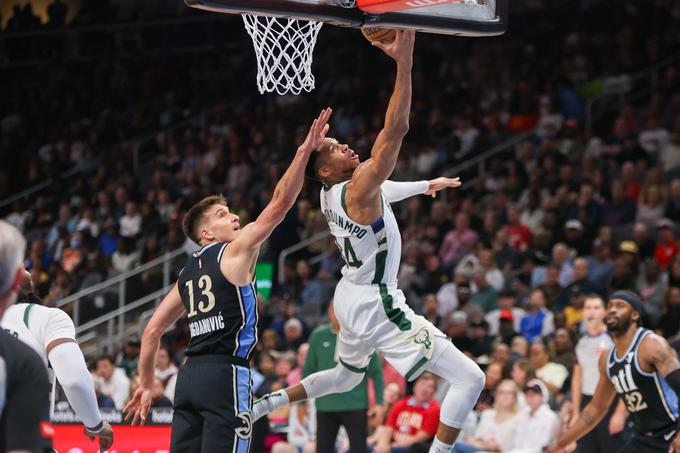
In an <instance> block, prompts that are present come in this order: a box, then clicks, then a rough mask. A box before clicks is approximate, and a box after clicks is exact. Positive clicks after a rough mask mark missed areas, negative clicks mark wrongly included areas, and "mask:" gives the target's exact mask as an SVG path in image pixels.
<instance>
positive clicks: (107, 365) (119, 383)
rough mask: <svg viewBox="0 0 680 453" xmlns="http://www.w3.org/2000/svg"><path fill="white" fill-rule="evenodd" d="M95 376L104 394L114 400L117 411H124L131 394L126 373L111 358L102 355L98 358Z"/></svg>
mask: <svg viewBox="0 0 680 453" xmlns="http://www.w3.org/2000/svg"><path fill="white" fill-rule="evenodd" d="M93 375H94V379H95V380H97V381H98V382H99V383H100V385H101V391H102V393H103V394H104V395H106V396H108V397H110V398H111V399H112V400H113V402H114V403H115V405H116V409H118V410H119V411H120V410H123V407H124V406H125V402H126V401H127V400H128V396H129V394H130V379H128V377H127V375H126V374H125V371H124V370H123V369H122V368H117V367H116V364H115V362H114V361H113V358H112V357H111V356H108V355H102V356H99V358H97V362H96V364H95V368H94V373H93Z"/></svg>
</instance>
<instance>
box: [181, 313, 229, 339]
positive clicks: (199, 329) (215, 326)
mask: <svg viewBox="0 0 680 453" xmlns="http://www.w3.org/2000/svg"><path fill="white" fill-rule="evenodd" d="M221 329H224V318H223V317H222V312H220V313H219V314H217V315H215V316H208V317H207V318H203V319H198V320H196V321H192V322H190V323H189V330H190V331H191V338H193V337H195V336H197V335H203V334H206V333H210V332H214V331H216V330H221Z"/></svg>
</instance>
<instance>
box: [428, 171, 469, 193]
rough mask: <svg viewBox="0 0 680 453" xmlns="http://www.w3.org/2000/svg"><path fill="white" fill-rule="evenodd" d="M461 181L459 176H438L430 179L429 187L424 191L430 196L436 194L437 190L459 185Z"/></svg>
mask: <svg viewBox="0 0 680 453" xmlns="http://www.w3.org/2000/svg"><path fill="white" fill-rule="evenodd" d="M461 184H463V183H462V182H460V178H444V177H443V176H442V177H439V178H436V179H433V180H431V181H430V188H429V189H428V190H427V192H425V195H429V196H431V197H432V198H435V197H436V196H437V192H439V191H440V190H443V189H446V188H447V187H460V186H461Z"/></svg>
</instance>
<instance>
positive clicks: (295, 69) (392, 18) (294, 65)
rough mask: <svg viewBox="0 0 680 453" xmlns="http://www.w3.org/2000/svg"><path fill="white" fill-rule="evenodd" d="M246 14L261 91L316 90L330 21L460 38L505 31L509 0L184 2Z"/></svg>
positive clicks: (245, 22)
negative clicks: (318, 56) (319, 45)
mask: <svg viewBox="0 0 680 453" xmlns="http://www.w3.org/2000/svg"><path fill="white" fill-rule="evenodd" d="M184 2H185V3H186V4H187V5H189V6H191V7H193V8H200V9H203V10H206V11H215V12H219V13H225V14H240V15H241V16H242V17H243V23H244V24H245V26H246V30H247V31H248V34H249V35H250V38H251V39H252V41H253V47H254V48H255V56H256V58H257V87H258V89H259V91H260V93H262V94H264V93H272V92H275V93H278V94H281V95H283V94H289V93H291V94H300V93H302V92H303V91H312V90H313V89H314V75H313V74H312V58H313V55H312V54H313V52H314V46H315V45H316V38H317V36H318V34H319V30H320V29H321V26H322V25H323V24H324V23H328V24H330V25H334V26H339V27H347V28H362V27H376V28H401V29H406V30H416V31H419V32H427V33H438V34H447V35H459V36H497V35H501V34H503V33H504V32H505V29H506V27H507V18H508V6H507V4H508V0H184Z"/></svg>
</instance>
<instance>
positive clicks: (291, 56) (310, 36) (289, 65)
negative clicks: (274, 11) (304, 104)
mask: <svg viewBox="0 0 680 453" xmlns="http://www.w3.org/2000/svg"><path fill="white" fill-rule="evenodd" d="M242 16H243V23H244V24H245V26H246V30H247V31H248V34H249V35H250V37H251V39H252V40H253V47H255V56H256V57H257V88H258V89H259V91H260V94H264V93H265V92H268V93H272V92H276V93H278V94H280V95H283V94H288V93H292V94H300V92H302V91H303V90H304V91H311V90H313V89H314V74H312V54H313V52H314V45H315V44H316V37H317V35H318V34H319V30H320V29H321V26H322V25H323V22H315V21H305V20H298V19H285V18H276V17H269V16H254V15H251V14H242Z"/></svg>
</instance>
